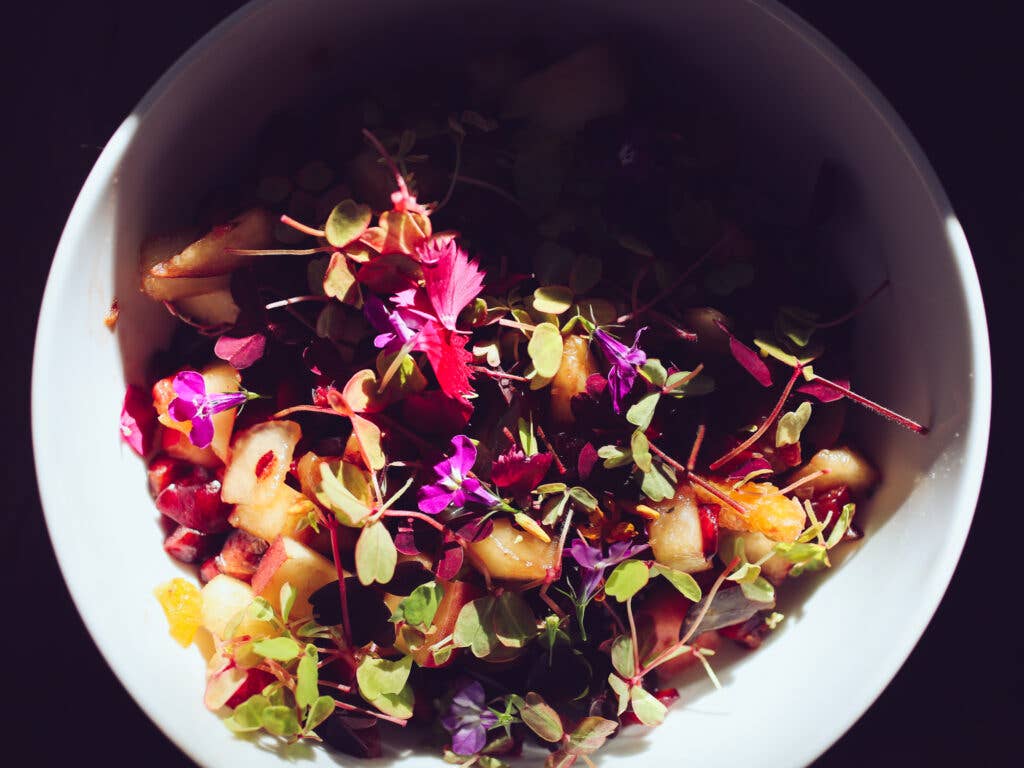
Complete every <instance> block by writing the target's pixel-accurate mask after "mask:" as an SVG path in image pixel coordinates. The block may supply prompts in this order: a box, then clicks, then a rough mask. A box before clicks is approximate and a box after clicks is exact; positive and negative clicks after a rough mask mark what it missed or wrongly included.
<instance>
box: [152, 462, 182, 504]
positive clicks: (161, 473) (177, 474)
mask: <svg viewBox="0 0 1024 768" xmlns="http://www.w3.org/2000/svg"><path fill="white" fill-rule="evenodd" d="M190 470H191V465H189V464H187V463H186V462H184V461H181V460H179V459H173V458H171V457H170V456H164V455H160V456H156V457H155V458H154V459H153V460H152V461H151V462H149V467H148V468H147V469H146V474H147V476H148V477H149V492H150V494H152V496H153V497H154V498H155V497H156V496H158V495H159V494H160V491H162V490H163V489H164V488H166V487H167V486H168V485H170V484H171V483H173V482H174V481H175V480H179V479H181V478H182V477H185V476H186V475H187V474H189V472H190Z"/></svg>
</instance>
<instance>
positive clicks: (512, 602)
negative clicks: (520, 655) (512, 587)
mask: <svg viewBox="0 0 1024 768" xmlns="http://www.w3.org/2000/svg"><path fill="white" fill-rule="evenodd" d="M493 617H494V625H493V626H494V634H495V636H496V637H497V638H498V641H499V642H500V643H501V644H502V645H504V646H506V647H508V648H522V647H523V646H525V645H526V644H527V643H528V642H529V641H530V640H532V639H533V638H534V637H536V636H537V631H538V630H537V618H536V617H535V616H534V615H533V611H531V610H530V606H528V605H527V604H526V601H525V600H524V599H523V597H522V595H520V594H519V593H518V592H502V593H501V596H500V597H498V598H497V599H496V600H495V602H494V614H493Z"/></svg>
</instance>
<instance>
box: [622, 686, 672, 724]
mask: <svg viewBox="0 0 1024 768" xmlns="http://www.w3.org/2000/svg"><path fill="white" fill-rule="evenodd" d="M629 701H630V703H631V704H632V705H633V714H634V715H636V717H637V719H638V720H639V721H640V722H641V723H643V724H644V725H661V723H662V722H663V721H664V720H665V715H666V714H667V713H668V707H666V706H665V705H664V704H662V703H661V702H660V701H658V700H657V699H656V698H654V696H652V695H651V694H650V692H648V691H647V690H646V689H645V688H644V687H643V686H642V685H634V686H633V687H632V688H631V689H630V690H629Z"/></svg>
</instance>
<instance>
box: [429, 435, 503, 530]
mask: <svg viewBox="0 0 1024 768" xmlns="http://www.w3.org/2000/svg"><path fill="white" fill-rule="evenodd" d="M452 445H453V446H454V448H455V452H454V453H452V455H451V457H450V458H447V459H445V460H444V461H441V462H439V463H438V464H435V465H434V472H435V473H436V474H437V477H438V479H437V482H436V483H432V484H430V485H425V486H423V487H422V488H420V492H419V507H420V511H422V512H426V513H427V514H428V515H436V514H439V513H441V512H444V511H445V510H446V509H448V507H456V508H460V507H464V506H465V505H466V503H467V502H470V501H476V502H479V503H481V504H487V505H491V504H496V503H497V501H498V498H497V497H496V496H495V495H494V494H492V493H491V492H490V491H489V490H487V488H485V487H484V486H483V484H482V483H481V482H480V481H479V480H477V479H476V478H475V477H472V476H471V475H470V472H471V471H472V469H473V464H474V463H476V446H475V445H473V443H472V441H470V439H469V438H468V437H466V436H465V435H456V436H455V437H453V438H452Z"/></svg>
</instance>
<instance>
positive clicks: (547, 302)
mask: <svg viewBox="0 0 1024 768" xmlns="http://www.w3.org/2000/svg"><path fill="white" fill-rule="evenodd" d="M572 299H573V292H572V289H571V288H570V287H569V286H567V285H542V286H541V287H540V288H538V289H537V290H535V291H534V292H533V308H534V309H536V310H537V311H538V312H543V313H544V314H546V315H560V314H562V313H563V312H567V311H568V310H569V307H571V306H572Z"/></svg>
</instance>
